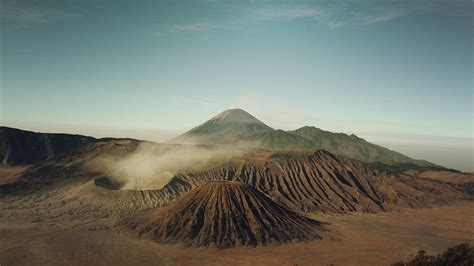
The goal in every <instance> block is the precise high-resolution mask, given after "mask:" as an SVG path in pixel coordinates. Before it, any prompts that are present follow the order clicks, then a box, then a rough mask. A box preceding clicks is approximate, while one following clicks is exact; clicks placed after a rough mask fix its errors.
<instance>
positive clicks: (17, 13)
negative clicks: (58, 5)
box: [0, 6, 82, 24]
mask: <svg viewBox="0 0 474 266" xmlns="http://www.w3.org/2000/svg"><path fill="white" fill-rule="evenodd" d="M81 16H82V15H81V14H77V13H71V12H66V11H63V10H59V9H50V8H24V7H10V6H2V7H1V8H0V18H1V19H2V20H6V21H13V22H16V23H20V24H40V23H48V22H50V21H54V20H57V19H61V18H71V17H81Z"/></svg>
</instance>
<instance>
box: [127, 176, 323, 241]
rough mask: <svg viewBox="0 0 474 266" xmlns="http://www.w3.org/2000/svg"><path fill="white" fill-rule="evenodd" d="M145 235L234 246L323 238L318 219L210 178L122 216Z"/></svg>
mask: <svg viewBox="0 0 474 266" xmlns="http://www.w3.org/2000/svg"><path fill="white" fill-rule="evenodd" d="M120 225H121V226H122V227H125V228H127V230H130V231H132V232H133V233H135V234H137V235H139V236H140V237H143V238H148V239H153V240H155V241H158V242H167V243H176V242H180V243H184V244H186V245H190V246H207V247H213V246H214V247H221V248H230V247H235V246H256V245H269V244H270V245H271V244H280V243H285V242H293V241H295V242H299V241H306V240H312V239H320V238H321V237H320V236H319V234H317V230H318V229H322V227H321V224H320V223H319V222H318V221H315V220H312V219H309V218H307V217H304V216H302V215H300V214H298V213H296V212H294V211H291V210H290V209H288V208H286V207H284V206H283V205H280V204H278V203H276V202H274V201H272V200H271V199H270V198H269V197H267V196H266V195H265V194H263V193H262V192H260V191H258V190H256V189H255V188H253V187H252V186H250V185H247V184H245V183H242V182H237V181H210V182H206V183H204V184H202V185H201V186H199V187H197V188H195V189H193V190H191V191H190V192H188V193H186V194H185V195H183V196H182V197H181V198H179V199H178V200H176V201H175V202H174V203H173V204H171V205H169V206H168V207H165V208H159V209H156V210H153V211H152V212H148V213H145V214H143V215H141V216H138V217H130V218H128V219H125V220H123V221H122V222H121V223H120Z"/></svg>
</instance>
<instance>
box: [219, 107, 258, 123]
mask: <svg viewBox="0 0 474 266" xmlns="http://www.w3.org/2000/svg"><path fill="white" fill-rule="evenodd" d="M211 120H212V121H213V122H215V123H223V124H224V123H249V124H263V123H262V122H261V121H260V120H258V119H257V118H255V117H253V116H252V115H251V114H249V113H247V112H246V111H244V110H242V109H238V108H237V109H227V110H225V111H223V112H222V113H220V114H218V115H216V116H215V117H213V118H212V119H211Z"/></svg>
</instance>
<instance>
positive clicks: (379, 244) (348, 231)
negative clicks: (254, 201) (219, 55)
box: [0, 202, 474, 265]
mask: <svg viewBox="0 0 474 266" xmlns="http://www.w3.org/2000/svg"><path fill="white" fill-rule="evenodd" d="M313 217H314V218H316V219H318V220H319V221H323V222H329V223H330V224H329V225H328V228H329V230H330V231H331V232H330V233H329V232H326V233H323V234H322V236H323V239H321V240H314V241H310V242H303V243H296V244H287V245H281V246H276V247H273V246H272V247H270V246H267V247H263V246H262V247H255V248H251V247H239V248H234V249H224V250H223V249H215V248H186V247H183V246H181V245H167V244H158V243H156V242H153V241H149V240H137V239H134V238H130V237H128V236H126V235H124V234H121V233H118V232H117V231H116V230H115V228H114V224H115V220H114V219H110V218H104V219H97V220H96V219H90V220H84V221H81V220H77V219H70V220H66V219H62V220H61V221H55V220H51V221H41V222H27V221H18V220H10V219H8V218H5V217H2V218H1V219H0V236H1V241H0V263H1V264H2V265H19V264H21V265H37V264H40V263H41V264H63V265H64V264H68V265H85V264H86V265H111V264H116V265H127V264H143V263H145V264H152V265H153V264H154V265H158V264H160V265H184V264H193V265H209V264H214V265H222V264H229V263H231V264H242V265H256V264H259V265H275V264H280V265H281V264H283V265H295V264H298V265H314V264H316V265H327V264H331V263H334V264H336V265H351V264H354V265H388V264H390V263H391V262H394V261H398V260H400V259H404V258H407V257H408V256H409V255H410V254H414V253H416V252H417V250H418V249H425V250H427V251H430V252H441V251H442V250H444V249H446V248H447V247H449V246H452V245H454V244H457V243H459V242H465V241H467V242H469V243H471V245H472V244H473V243H474V229H473V228H474V226H473V225H474V203H472V202H459V203H457V204H455V205H452V206H444V207H436V208H429V209H421V210H417V209H403V210H401V211H396V212H390V213H377V214H361V213H354V214H351V215H327V214H326V215H323V214H319V215H317V214H315V215H314V216H313Z"/></svg>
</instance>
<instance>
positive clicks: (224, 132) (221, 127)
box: [172, 109, 273, 144]
mask: <svg viewBox="0 0 474 266" xmlns="http://www.w3.org/2000/svg"><path fill="white" fill-rule="evenodd" d="M271 131H273V128H271V127H269V126H267V125H265V124H264V123H263V122H262V121H260V120H258V119H257V118H255V117H253V116H252V115H251V114H249V113H247V112H245V111H244V110H242V109H228V110H225V111H224V112H222V113H220V114H218V115H216V116H214V117H213V118H211V119H209V120H208V121H206V122H204V123H203V124H201V125H199V126H197V127H195V128H193V129H191V130H189V131H188V132H186V133H184V134H182V135H180V136H178V137H177V138H176V139H174V140H173V141H172V142H175V143H184V144H190V143H195V144H235V143H236V142H237V141H239V140H241V139H242V138H247V137H250V136H252V135H254V134H256V133H262V132H271Z"/></svg>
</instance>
